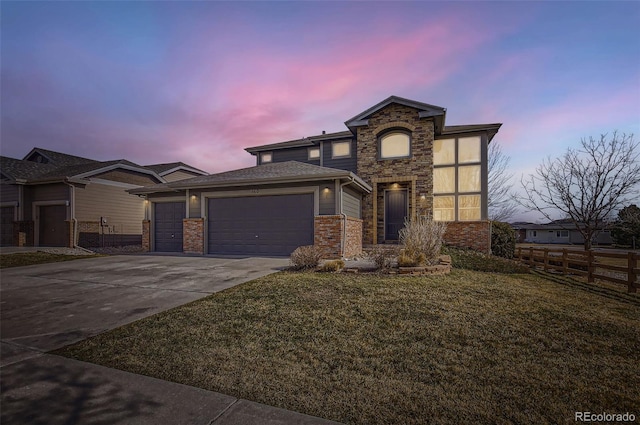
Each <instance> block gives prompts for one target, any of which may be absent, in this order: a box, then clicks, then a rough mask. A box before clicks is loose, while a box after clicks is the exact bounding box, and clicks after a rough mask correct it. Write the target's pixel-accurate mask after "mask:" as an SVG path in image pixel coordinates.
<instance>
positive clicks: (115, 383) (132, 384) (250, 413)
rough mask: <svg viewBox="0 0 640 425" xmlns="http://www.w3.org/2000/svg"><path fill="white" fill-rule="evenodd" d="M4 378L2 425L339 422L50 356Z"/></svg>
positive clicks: (7, 371) (11, 369)
mask: <svg viewBox="0 0 640 425" xmlns="http://www.w3.org/2000/svg"><path fill="white" fill-rule="evenodd" d="M0 379H1V382H2V401H3V402H2V416H1V417H0V419H1V420H0V422H2V423H3V424H25V425H26V424H29V425H40V424H42V425H45V424H46V425H51V424H82V425H98V424H127V425H145V424H154V425H157V424H193V425H196V424H197V425H205V424H215V425H230V424H238V425H240V424H243V425H254V424H255V425H258V424H266V425H276V424H279V425H281V424H302V425H329V424H337V422H332V421H328V420H325V419H320V418H316V417H313V416H308V415H303V414H300V413H296V412H291V411H288V410H284V409H279V408H275V407H271V406H266V405H264V404H259V403H254V402H251V401H247V400H242V399H237V398H235V397H230V396H227V395H224V394H219V393H215V392H212V391H206V390H202V389H199V388H194V387H189V386H186V385H181V384H175V383H172V382H167V381H162V380H159V379H155V378H150V377H147V376H141V375H136V374H132V373H128V372H122V371H119V370H116V369H110V368H106V367H102V366H98V365H94V364H91V363H84V362H80V361H77V360H72V359H67V358H64V357H59V356H54V355H50V354H45V355H42V356H39V357H35V358H31V359H28V360H24V361H22V362H19V363H14V364H12V365H9V366H5V367H3V368H2V369H0Z"/></svg>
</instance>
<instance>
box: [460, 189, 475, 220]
mask: <svg viewBox="0 0 640 425" xmlns="http://www.w3.org/2000/svg"><path fill="white" fill-rule="evenodd" d="M458 204H459V206H458V220H460V221H477V220H480V195H460V196H458Z"/></svg>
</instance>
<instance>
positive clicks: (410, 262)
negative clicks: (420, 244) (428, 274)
mask: <svg viewBox="0 0 640 425" xmlns="http://www.w3.org/2000/svg"><path fill="white" fill-rule="evenodd" d="M426 262H427V257H425V255H424V254H422V253H420V254H418V255H407V254H406V253H405V252H403V253H402V254H400V256H399V257H398V266H400V267H417V266H422V265H424V264H425V263H426Z"/></svg>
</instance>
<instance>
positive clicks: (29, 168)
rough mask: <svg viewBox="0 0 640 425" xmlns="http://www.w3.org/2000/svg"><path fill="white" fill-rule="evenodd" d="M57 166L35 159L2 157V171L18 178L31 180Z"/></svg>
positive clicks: (0, 158) (0, 159)
mask: <svg viewBox="0 0 640 425" xmlns="http://www.w3.org/2000/svg"><path fill="white" fill-rule="evenodd" d="M56 168H57V167H56V166H55V165H51V164H40V163H38V162H33V161H25V160H22V159H15V158H9V157H7V156H1V157H0V169H1V170H2V173H3V174H5V175H6V176H8V177H11V178H13V179H16V180H31V179H35V178H38V177H39V176H41V175H43V174H46V173H49V172H51V171H54V170H55V169H56Z"/></svg>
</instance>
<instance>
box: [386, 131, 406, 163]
mask: <svg viewBox="0 0 640 425" xmlns="http://www.w3.org/2000/svg"><path fill="white" fill-rule="evenodd" d="M393 134H404V135H405V136H407V139H408V143H409V153H408V154H407V155H402V156H382V139H384V138H385V137H387V136H391V135H393ZM412 145H413V138H412V137H411V132H410V131H408V130H406V129H404V128H390V129H388V130H385V131H383V132H382V133H380V134H378V160H380V161H392V160H394V159H410V158H411V157H412V156H413V149H412Z"/></svg>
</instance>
